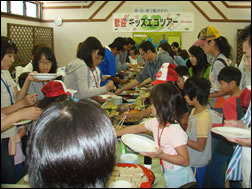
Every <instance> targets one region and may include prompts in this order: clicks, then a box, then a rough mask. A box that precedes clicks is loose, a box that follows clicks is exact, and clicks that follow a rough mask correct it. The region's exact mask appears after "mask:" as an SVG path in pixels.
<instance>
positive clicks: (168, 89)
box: [150, 82, 183, 124]
mask: <svg viewBox="0 0 252 189" xmlns="http://www.w3.org/2000/svg"><path fill="white" fill-rule="evenodd" d="M150 100H151V103H152V104H153V105H154V107H155V109H156V111H157V119H158V120H159V121H160V123H162V124H166V123H167V122H169V123H175V121H177V122H179V121H180V119H181V116H182V115H183V109H182V106H181V104H182V95H181V92H180V91H179V89H178V88H177V87H176V86H175V85H174V84H172V83H170V82H168V83H163V84H158V85H155V86H154V87H153V88H152V90H151V94H150Z"/></svg>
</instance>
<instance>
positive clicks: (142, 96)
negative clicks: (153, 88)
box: [141, 94, 145, 109]
mask: <svg viewBox="0 0 252 189" xmlns="http://www.w3.org/2000/svg"><path fill="white" fill-rule="evenodd" d="M141 99H142V104H143V109H145V104H144V95H143V94H142V95H141Z"/></svg>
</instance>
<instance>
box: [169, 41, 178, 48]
mask: <svg viewBox="0 0 252 189" xmlns="http://www.w3.org/2000/svg"><path fill="white" fill-rule="evenodd" d="M171 46H173V47H175V48H179V44H178V42H173V43H172V44H171Z"/></svg>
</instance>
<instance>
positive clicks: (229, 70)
mask: <svg viewBox="0 0 252 189" xmlns="http://www.w3.org/2000/svg"><path fill="white" fill-rule="evenodd" d="M241 76H242V73H241V71H240V70H239V69H237V68H235V67H233V66H227V67H224V68H223V69H222V70H221V71H220V73H219V75H218V81H225V82H227V83H230V82H231V81H235V82H236V85H237V86H239V85H240V81H241Z"/></svg>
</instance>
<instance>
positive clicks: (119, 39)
mask: <svg viewBox="0 0 252 189" xmlns="http://www.w3.org/2000/svg"><path fill="white" fill-rule="evenodd" d="M114 42H116V43H119V44H121V46H122V47H123V46H127V45H128V44H127V41H126V39H125V38H123V37H117V38H115V39H114V41H113V43H114ZM121 50H123V48H122V49H121Z"/></svg>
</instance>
